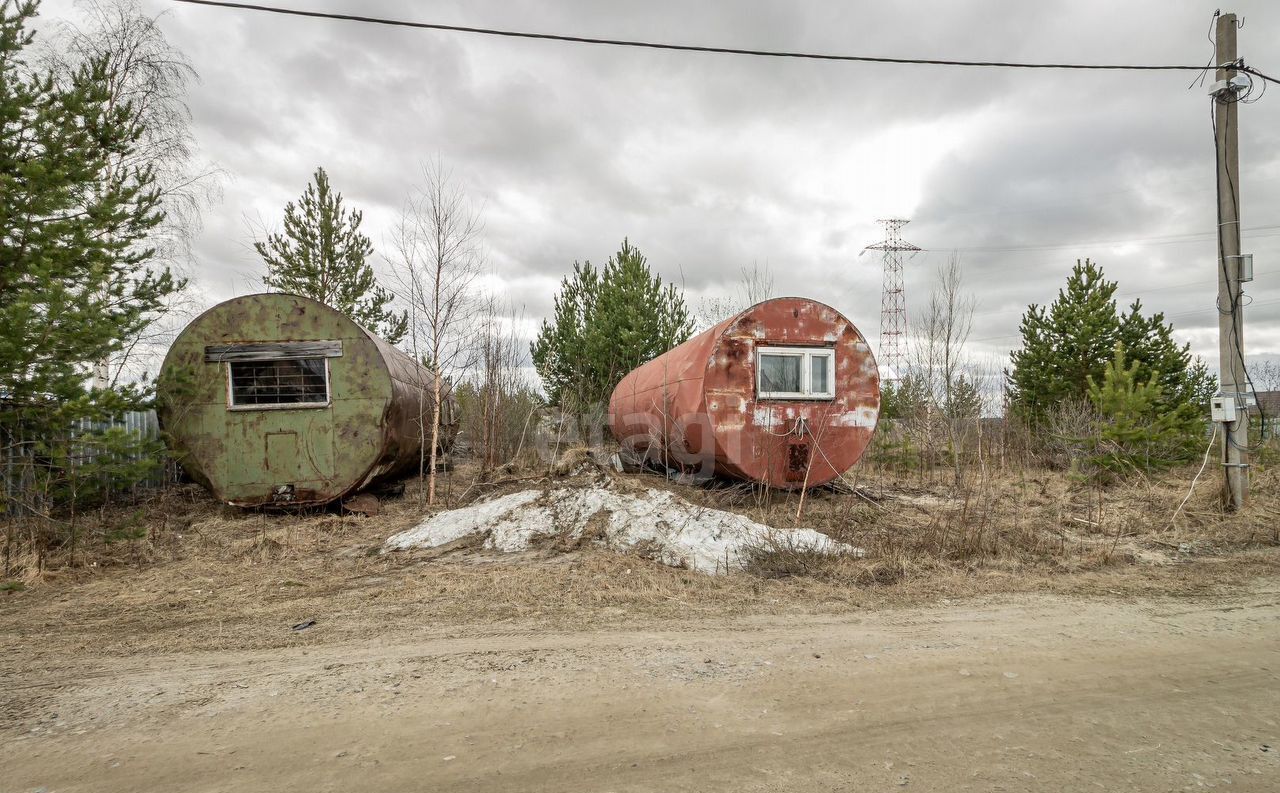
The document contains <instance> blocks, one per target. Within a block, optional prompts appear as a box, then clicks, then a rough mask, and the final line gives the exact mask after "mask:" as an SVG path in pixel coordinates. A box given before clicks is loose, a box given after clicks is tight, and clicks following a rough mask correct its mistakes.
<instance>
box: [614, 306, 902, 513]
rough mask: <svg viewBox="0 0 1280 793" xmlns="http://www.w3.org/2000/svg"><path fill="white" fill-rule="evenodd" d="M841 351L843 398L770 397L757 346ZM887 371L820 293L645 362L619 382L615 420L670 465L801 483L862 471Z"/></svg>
mask: <svg viewBox="0 0 1280 793" xmlns="http://www.w3.org/2000/svg"><path fill="white" fill-rule="evenodd" d="M787 346H805V347H829V348H831V349H833V350H834V351H835V379H834V383H835V398H834V399H826V400H823V399H804V400H800V399H759V398H757V396H756V349H757V348H758V347H787ZM879 412H880V375H879V371H878V369H877V368H876V362H875V358H874V356H873V355H872V353H871V348H870V347H869V346H868V344H867V342H866V340H865V339H864V338H863V336H862V334H861V333H859V332H858V329H857V328H856V327H854V326H853V324H852V323H851V322H849V320H847V319H845V317H844V316H842V315H841V314H840V313H839V312H838V311H836V310H835V309H833V308H831V307H830V306H827V305H824V304H822V303H818V302H817V301H813V300H807V299H804V298H794V297H784V298H775V299H773V300H767V301H765V302H763V303H760V304H758V305H755V306H752V307H751V308H749V309H747V310H746V311H743V312H742V313H740V314H738V315H736V316H733V317H730V318H729V319H727V320H725V321H724V322H721V323H720V324H718V325H716V326H714V327H712V328H710V329H708V330H706V331H704V332H702V333H700V334H698V335H697V336H694V337H693V338H692V339H689V340H688V341H686V342H685V343H684V344H681V345H679V346H677V347H674V348H672V349H671V350H668V351H667V352H666V353H664V354H662V355H660V356H658V357H657V358H655V359H653V360H652V361H649V362H648V363H646V364H644V365H642V366H640V367H638V368H637V369H635V370H634V371H632V372H631V373H630V374H628V375H627V376H626V377H624V378H623V379H622V380H621V382H619V383H618V385H617V387H616V388H615V389H614V392H613V396H612V398H611V399H610V401H609V419H610V427H611V428H612V430H613V434H614V436H615V437H616V438H617V439H618V440H619V441H620V442H622V443H623V444H624V445H626V446H627V447H629V448H631V449H632V450H634V451H636V452H637V453H640V454H644V455H646V456H647V457H649V458H650V459H651V460H654V461H656V462H661V463H663V464H665V465H667V466H668V467H670V468H677V469H682V470H685V471H688V472H691V473H694V474H699V475H704V476H709V475H711V474H719V475H721V476H728V477H732V478H737V479H744V480H748V481H755V482H760V483H762V484H766V485H769V486H771V487H778V488H784V489H794V488H799V487H803V486H805V485H807V486H809V487H814V486H818V485H822V484H825V483H827V482H830V481H831V480H833V479H835V478H836V477H838V476H839V475H840V474H842V473H843V472H844V471H846V470H848V469H849V468H851V467H852V466H853V465H854V463H856V462H857V461H858V459H859V458H860V457H861V456H862V454H863V452H864V451H865V450H866V447H867V445H868V444H869V443H870V442H871V436H872V434H873V433H874V432H875V427H876V423H877V420H878V417H879Z"/></svg>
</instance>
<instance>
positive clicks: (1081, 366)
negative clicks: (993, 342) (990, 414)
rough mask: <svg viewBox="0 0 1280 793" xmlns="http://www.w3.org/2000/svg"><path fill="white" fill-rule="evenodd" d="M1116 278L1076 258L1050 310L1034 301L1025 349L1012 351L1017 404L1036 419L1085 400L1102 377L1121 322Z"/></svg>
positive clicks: (1012, 391) (1028, 316) (1029, 311)
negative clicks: (1068, 403) (1092, 379)
mask: <svg viewBox="0 0 1280 793" xmlns="http://www.w3.org/2000/svg"><path fill="white" fill-rule="evenodd" d="M1115 292H1116V283H1115V282H1114V281H1107V280H1106V279H1104V278H1103V276H1102V270H1101V268H1099V267H1098V266H1097V265H1095V264H1094V263H1093V262H1091V261H1089V260H1088V259H1085V260H1084V261H1083V262H1079V261H1077V262H1076V265H1075V267H1074V268H1072V270H1071V275H1070V276H1069V277H1068V278H1067V285H1066V287H1065V288H1063V289H1061V290H1059V291H1058V298H1057V299H1056V300H1055V301H1054V302H1053V303H1052V304H1051V305H1050V306H1049V307H1048V308H1047V309H1046V308H1044V307H1042V306H1038V305H1034V304H1033V305H1032V306H1030V307H1029V308H1028V309H1027V313H1026V314H1024V315H1023V317H1022V324H1021V327H1020V328H1019V330H1020V331H1021V333H1022V349H1020V350H1016V351H1014V352H1013V353H1012V356H1011V357H1012V359H1013V371H1012V373H1011V374H1010V377H1009V391H1010V399H1011V402H1012V405H1013V407H1014V409H1015V411H1017V412H1018V413H1020V414H1021V415H1022V416H1023V417H1024V418H1026V419H1028V420H1030V421H1031V422H1032V423H1033V424H1034V423H1038V422H1039V421H1042V420H1043V419H1044V416H1045V414H1046V413H1047V412H1048V411H1049V410H1051V409H1052V408H1053V407H1054V406H1055V405H1058V404H1060V403H1062V402H1064V401H1066V400H1070V399H1083V398H1084V397H1085V395H1086V394H1087V393H1088V390H1089V378H1090V377H1091V376H1092V377H1096V378H1101V377H1102V373H1103V369H1104V368H1105V367H1106V365H1107V361H1108V360H1110V359H1111V354H1112V351H1113V350H1114V348H1115V344H1116V341H1117V340H1118V339H1119V334H1120V327H1119V321H1118V318H1117V316H1116V303H1115V299H1114V296H1115Z"/></svg>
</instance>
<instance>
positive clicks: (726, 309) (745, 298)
mask: <svg viewBox="0 0 1280 793" xmlns="http://www.w3.org/2000/svg"><path fill="white" fill-rule="evenodd" d="M738 272H739V273H740V275H741V278H740V279H739V281H738V286H737V289H736V290H735V292H734V294H733V295H731V296H729V297H713V298H705V299H704V300H703V301H702V302H701V303H700V304H699V306H698V330H700V331H701V330H706V329H707V328H709V327H711V326H712V325H715V324H716V323H717V322H722V321H724V320H726V319H728V318H729V317H732V316H733V315H734V314H737V313H738V312H739V311H745V310H746V309H748V308H751V307H752V306H754V305H755V304H756V303H761V302H763V301H765V300H768V299H769V298H771V297H773V270H772V269H770V267H769V263H768V262H765V264H764V266H761V265H760V263H759V262H752V264H751V269H749V270H748V269H747V268H746V267H742V268H740V269H739V271H738Z"/></svg>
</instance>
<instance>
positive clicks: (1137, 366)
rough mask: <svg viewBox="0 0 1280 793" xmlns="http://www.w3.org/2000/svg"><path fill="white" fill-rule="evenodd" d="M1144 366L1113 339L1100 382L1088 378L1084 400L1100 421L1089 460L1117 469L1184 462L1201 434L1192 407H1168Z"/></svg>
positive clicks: (1160, 389) (1123, 469) (1159, 466)
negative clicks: (1086, 400)
mask: <svg viewBox="0 0 1280 793" xmlns="http://www.w3.org/2000/svg"><path fill="white" fill-rule="evenodd" d="M1144 368H1148V367H1146V366H1144V364H1143V363H1142V362H1141V361H1138V360H1133V361H1129V360H1127V358H1126V355H1125V349H1124V345H1123V344H1121V343H1119V342H1117V343H1116V346H1115V349H1114V352H1113V356H1112V359H1111V361H1110V362H1109V363H1108V364H1107V365H1106V367H1105V369H1104V373H1103V377H1102V382H1101V383H1098V382H1097V381H1096V380H1095V379H1094V378H1093V377H1090V378H1089V401H1090V402H1091V403H1092V404H1093V406H1094V408H1095V409H1096V410H1097V411H1098V414H1099V415H1100V416H1101V418H1102V421H1101V423H1100V425H1099V427H1098V436H1097V438H1096V439H1095V451H1094V454H1093V456H1092V461H1093V462H1094V464H1095V465H1098V466H1099V467H1101V468H1103V469H1105V470H1108V471H1112V472H1122V471H1131V470H1142V471H1147V470H1152V469H1156V468H1164V467H1168V466H1171V465H1175V464H1177V463H1180V462H1184V461H1186V460H1187V459H1188V457H1189V455H1190V454H1191V453H1192V452H1193V451H1194V448H1195V445H1196V443H1197V441H1198V440H1202V439H1201V438H1200V435H1201V434H1202V433H1203V429H1204V424H1203V423H1202V422H1201V421H1200V420H1199V418H1198V416H1197V415H1196V414H1195V412H1194V411H1189V410H1187V409H1186V408H1185V407H1184V408H1183V409H1174V410H1169V409H1168V408H1167V400H1166V397H1165V395H1164V393H1163V389H1162V388H1161V386H1160V383H1159V382H1158V379H1159V378H1158V375H1156V374H1152V375H1148V376H1147V377H1146V378H1145V379H1143V377H1142V373H1141V372H1142V370H1143V369H1144Z"/></svg>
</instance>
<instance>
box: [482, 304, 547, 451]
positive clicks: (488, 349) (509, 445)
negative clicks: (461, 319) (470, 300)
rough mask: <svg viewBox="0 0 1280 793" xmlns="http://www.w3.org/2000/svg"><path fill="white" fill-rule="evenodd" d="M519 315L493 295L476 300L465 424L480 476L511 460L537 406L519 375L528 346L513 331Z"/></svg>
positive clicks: (538, 402) (528, 387) (534, 395)
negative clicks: (473, 357) (468, 409)
mask: <svg viewBox="0 0 1280 793" xmlns="http://www.w3.org/2000/svg"><path fill="white" fill-rule="evenodd" d="M521 319H522V315H521V314H520V313H519V312H517V311H515V310H513V308H512V307H511V306H508V305H505V304H503V303H502V302H501V301H499V300H498V298H496V297H494V296H493V295H488V296H486V297H484V298H481V301H480V311H479V318H478V322H477V325H478V328H477V332H476V334H475V338H476V343H477V345H478V349H477V351H476V360H475V366H474V376H473V378H472V380H471V383H470V387H471V389H472V391H471V395H472V397H473V400H472V405H471V406H472V407H473V408H474V409H473V410H472V411H471V414H472V415H469V416H466V417H465V420H466V424H465V426H466V427H467V429H468V435H469V437H470V438H471V440H472V442H473V449H472V450H473V452H475V454H476V455H477V456H478V457H479V458H480V465H481V475H482V476H488V475H489V474H490V473H491V472H492V471H493V470H494V469H495V468H497V467H498V466H499V465H502V464H504V463H507V462H514V458H515V456H516V455H517V454H518V450H519V448H520V440H521V438H522V436H523V435H524V434H525V432H526V431H527V429H528V426H529V424H530V422H531V421H532V420H533V413H534V411H535V410H536V409H537V407H538V406H539V405H540V400H539V399H538V397H537V392H536V391H535V389H534V388H533V386H532V384H531V383H529V381H528V380H527V378H526V377H525V376H524V374H523V372H522V370H521V366H522V365H524V364H525V363H526V360H527V358H526V353H525V351H526V350H527V349H528V345H527V343H526V342H525V341H524V339H522V338H521V337H520V335H519V333H518V332H517V328H518V327H519V325H520V321H521Z"/></svg>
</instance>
